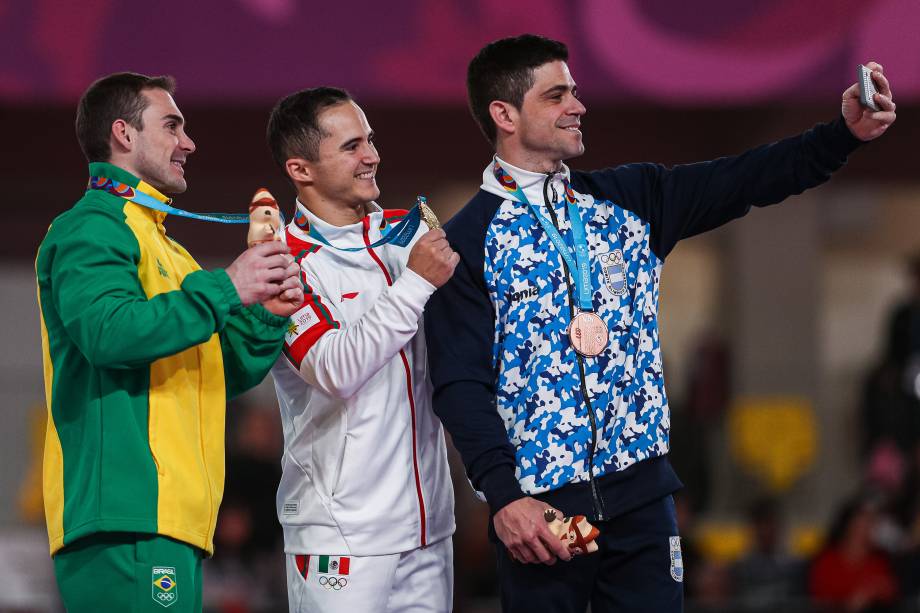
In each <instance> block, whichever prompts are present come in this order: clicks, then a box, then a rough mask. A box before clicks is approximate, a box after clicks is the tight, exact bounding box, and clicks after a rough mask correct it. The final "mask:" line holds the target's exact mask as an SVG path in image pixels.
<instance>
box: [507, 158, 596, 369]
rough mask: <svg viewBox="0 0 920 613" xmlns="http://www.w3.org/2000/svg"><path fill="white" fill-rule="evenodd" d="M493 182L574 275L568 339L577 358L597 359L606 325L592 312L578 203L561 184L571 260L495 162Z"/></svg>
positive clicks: (555, 234) (588, 264) (591, 289)
mask: <svg viewBox="0 0 920 613" xmlns="http://www.w3.org/2000/svg"><path fill="white" fill-rule="evenodd" d="M493 172H494V174H495V178H496V179H497V180H498V182H499V184H501V186H502V187H503V188H504V189H505V191H507V192H509V193H510V194H512V195H513V196H514V199H515V200H518V201H519V202H521V203H523V204H526V205H527V207H528V208H529V209H530V212H531V213H532V214H533V216H534V217H535V218H536V219H537V221H538V222H540V225H541V226H543V230H545V231H546V234H547V236H549V239H550V240H551V241H552V242H553V245H555V247H556V251H558V252H559V255H560V256H561V257H562V259H564V260H565V262H566V264H568V266H569V269H570V270H574V271H576V274H575V288H576V291H577V292H578V307H579V312H578V313H577V314H576V315H575V317H574V318H573V319H572V321H571V323H570V324H569V329H568V333H569V339H570V340H571V342H572V347H573V348H574V349H575V351H577V352H578V353H580V354H581V355H584V356H587V357H594V356H596V355H599V354H600V353H601V352H602V351H603V350H604V348H605V347H606V346H607V343H608V341H609V337H610V334H609V332H608V330H607V324H605V323H604V321H603V320H602V319H601V318H600V317H599V316H598V315H597V313H595V312H594V301H593V297H594V287H593V283H592V281H591V258H590V254H589V251H588V238H587V234H586V233H585V225H584V221H583V220H582V218H581V213H580V212H579V211H578V201H577V200H576V199H575V193H574V192H573V191H572V189H571V187H570V186H569V183H568V181H565V182H564V183H565V202H566V209H567V211H568V215H569V222H570V223H571V224H572V239H573V240H574V242H575V257H574V258H573V257H572V252H571V248H570V247H569V245H568V244H567V243H566V242H565V239H564V238H563V237H562V234H560V233H559V230H558V229H557V228H556V226H554V225H553V224H552V222H550V221H549V220H548V219H547V218H546V217H545V216H544V215H543V214H542V213H541V212H540V210H539V209H538V208H537V207H536V206H535V205H534V204H533V203H532V202H530V200H528V199H527V195H526V194H525V193H524V190H522V189H521V188H520V187H519V186H518V184H517V181H515V180H514V177H512V176H511V174H510V173H509V172H508V171H506V170H505V169H504V168H502V166H501V164H499V163H498V160H496V161H495V165H494V167H493Z"/></svg>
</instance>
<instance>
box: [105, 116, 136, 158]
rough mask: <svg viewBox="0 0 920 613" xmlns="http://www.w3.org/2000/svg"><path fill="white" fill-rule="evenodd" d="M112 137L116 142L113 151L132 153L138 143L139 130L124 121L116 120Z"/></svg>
mask: <svg viewBox="0 0 920 613" xmlns="http://www.w3.org/2000/svg"><path fill="white" fill-rule="evenodd" d="M110 137H111V139H112V140H113V141H114V142H113V143H112V145H113V147H112V149H113V150H115V149H116V148H117V149H121V150H122V151H125V152H127V151H131V150H132V149H134V143H135V142H137V130H136V129H135V128H134V127H133V126H132V125H131V124H129V123H128V122H127V121H125V120H124V119H116V120H115V121H113V122H112V131H111V133H110Z"/></svg>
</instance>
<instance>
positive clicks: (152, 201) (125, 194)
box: [87, 177, 284, 224]
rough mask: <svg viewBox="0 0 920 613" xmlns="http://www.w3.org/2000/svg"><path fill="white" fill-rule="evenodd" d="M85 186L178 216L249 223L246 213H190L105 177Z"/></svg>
mask: <svg viewBox="0 0 920 613" xmlns="http://www.w3.org/2000/svg"><path fill="white" fill-rule="evenodd" d="M87 187H89V189H98V190H101V191H104V192H108V193H110V194H112V195H113V196H118V197H119V198H124V199H125V200H130V201H131V202H133V203H135V204H137V205H140V206H142V207H146V208H148V209H153V210H155V211H161V212H163V213H168V214H170V215H176V216H178V217H188V218H189V219H200V220H201V221H213V222H217V223H249V214H248V213H192V212H191V211H184V210H182V209H177V208H176V207H174V206H172V205H171V204H169V203H170V202H172V200H167V201H166V202H162V201H160V200H159V199H157V198H155V197H153V196H151V195H150V194H148V193H146V192H143V191H141V190H140V189H139V188H135V187H131V186H130V185H128V184H127V183H121V182H119V181H116V180H114V179H109V178H107V177H90V178H89V184H88V185H87ZM279 214H280V212H279ZM281 223H282V224H283V223H284V216H283V215H282V216H281Z"/></svg>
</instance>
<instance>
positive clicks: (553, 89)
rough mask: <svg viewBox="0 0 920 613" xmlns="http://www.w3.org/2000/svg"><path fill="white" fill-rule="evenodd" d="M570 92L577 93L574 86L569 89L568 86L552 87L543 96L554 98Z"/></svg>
mask: <svg viewBox="0 0 920 613" xmlns="http://www.w3.org/2000/svg"><path fill="white" fill-rule="evenodd" d="M569 90H572V91H575V86H574V85H573V86H571V87H569V86H568V85H554V86H552V87H550V88H549V89H548V90H546V91H545V92H543V94H542V96H543V97H544V98H552V97H553V96H555V95H557V94H564V93H566V92H568V91H569Z"/></svg>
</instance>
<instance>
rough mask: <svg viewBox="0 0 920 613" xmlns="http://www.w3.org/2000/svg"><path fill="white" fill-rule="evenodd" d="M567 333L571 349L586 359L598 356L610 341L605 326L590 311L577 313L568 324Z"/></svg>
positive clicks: (602, 321)
mask: <svg viewBox="0 0 920 613" xmlns="http://www.w3.org/2000/svg"><path fill="white" fill-rule="evenodd" d="M568 333H569V341H570V342H571V343H572V348H573V349H575V351H577V352H578V353H579V354H581V355H583V356H585V357H588V358H593V357H595V356H598V355H600V353H601V352H602V351H603V350H604V349H605V348H606V347H607V343H608V342H609V340H610V334H609V333H608V331H607V324H605V323H604V320H602V319H601V318H600V317H599V316H598V315H597V313H592V312H591V311H579V312H578V314H576V315H575V318H574V319H573V320H572V322H571V323H570V324H569V329H568Z"/></svg>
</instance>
